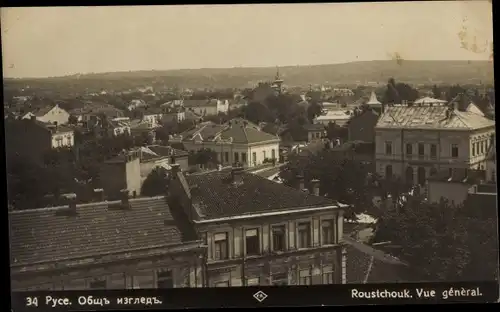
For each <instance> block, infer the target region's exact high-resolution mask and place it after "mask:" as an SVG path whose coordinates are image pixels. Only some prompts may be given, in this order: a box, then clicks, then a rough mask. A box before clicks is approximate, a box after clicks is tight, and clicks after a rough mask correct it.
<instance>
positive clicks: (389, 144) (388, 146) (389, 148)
mask: <svg viewBox="0 0 500 312" xmlns="http://www.w3.org/2000/svg"><path fill="white" fill-rule="evenodd" d="M385 154H386V155H392V142H389V141H388V142H385Z"/></svg>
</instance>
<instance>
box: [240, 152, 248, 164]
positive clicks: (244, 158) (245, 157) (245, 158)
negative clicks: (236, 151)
mask: <svg viewBox="0 0 500 312" xmlns="http://www.w3.org/2000/svg"><path fill="white" fill-rule="evenodd" d="M241 161H242V162H243V163H246V162H247V153H241Z"/></svg>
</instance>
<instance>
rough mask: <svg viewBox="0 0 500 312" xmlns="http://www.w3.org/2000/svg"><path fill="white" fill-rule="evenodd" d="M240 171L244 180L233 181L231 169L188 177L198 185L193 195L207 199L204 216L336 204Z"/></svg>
mask: <svg viewBox="0 0 500 312" xmlns="http://www.w3.org/2000/svg"><path fill="white" fill-rule="evenodd" d="M240 174H241V179H242V182H241V183H233V180H232V178H231V172H230V171H216V172H211V173H207V174H201V175H189V176H186V177H185V178H186V181H187V184H188V185H189V187H193V186H195V185H196V186H197V192H198V193H199V194H194V195H193V194H192V196H195V197H197V198H198V199H199V200H201V202H202V203H203V205H202V206H203V208H202V209H203V211H201V212H202V214H203V215H204V216H203V217H202V218H204V219H212V218H220V217H229V216H236V215H242V214H249V213H259V212H269V211H278V210H283V209H300V208H306V207H321V206H328V205H334V204H335V203H334V202H333V201H331V200H330V199H327V198H324V197H319V196H314V195H310V194H307V193H305V192H302V191H299V190H297V189H294V188H291V187H288V186H285V185H282V184H278V183H275V182H273V181H270V180H268V179H266V178H263V177H259V176H257V175H254V174H251V173H246V172H242V173H240Z"/></svg>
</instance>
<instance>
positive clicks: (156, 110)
mask: <svg viewBox="0 0 500 312" xmlns="http://www.w3.org/2000/svg"><path fill="white" fill-rule="evenodd" d="M137 111H138V112H141V113H142V114H143V115H161V114H163V113H164V112H165V110H164V109H163V108H162V107H157V106H142V107H138V108H137Z"/></svg>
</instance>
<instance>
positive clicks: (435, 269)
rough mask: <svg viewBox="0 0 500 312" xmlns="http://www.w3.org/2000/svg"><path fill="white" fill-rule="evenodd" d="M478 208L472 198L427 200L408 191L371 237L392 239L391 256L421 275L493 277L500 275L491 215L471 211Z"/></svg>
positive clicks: (430, 277)
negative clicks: (469, 200)
mask: <svg viewBox="0 0 500 312" xmlns="http://www.w3.org/2000/svg"><path fill="white" fill-rule="evenodd" d="M476 209H477V206H476V205H471V203H465V204H464V205H461V206H455V205H453V204H450V203H448V202H447V201H446V200H441V202H439V203H428V202H426V201H425V200H424V198H423V197H422V196H420V195H407V198H406V201H405V202H404V203H403V204H402V205H401V206H399V207H398V206H396V207H394V208H392V209H386V210H384V214H383V215H382V216H380V217H379V219H378V222H377V228H376V232H375V236H374V238H373V242H387V241H389V242H391V244H392V245H393V247H397V248H395V249H394V248H393V255H394V256H396V257H398V258H399V259H401V260H403V261H405V262H407V263H408V264H409V265H410V266H411V267H412V268H414V271H418V275H419V276H418V278H420V279H422V280H427V281H458V280H462V281H463V280H493V279H494V278H495V277H496V276H498V275H496V274H498V253H497V251H496V250H497V248H498V247H496V246H497V245H496V244H497V241H496V240H497V236H496V232H495V231H496V225H495V219H493V218H490V219H481V218H479V217H477V216H474V215H472V214H471V213H470V211H474V210H476ZM490 249H491V251H490Z"/></svg>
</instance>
